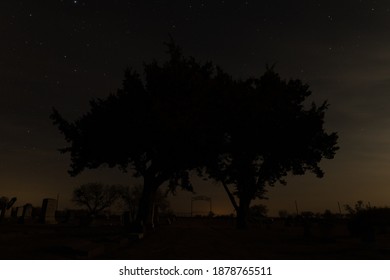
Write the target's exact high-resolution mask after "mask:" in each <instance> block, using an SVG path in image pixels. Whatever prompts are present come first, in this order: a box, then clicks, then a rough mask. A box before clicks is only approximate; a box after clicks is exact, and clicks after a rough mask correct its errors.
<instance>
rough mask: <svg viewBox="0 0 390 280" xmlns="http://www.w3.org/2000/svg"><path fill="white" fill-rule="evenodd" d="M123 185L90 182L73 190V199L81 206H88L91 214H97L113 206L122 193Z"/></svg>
mask: <svg viewBox="0 0 390 280" xmlns="http://www.w3.org/2000/svg"><path fill="white" fill-rule="evenodd" d="M122 189H123V187H121V186H117V185H112V186H109V185H103V184H100V183H88V184H84V185H81V186H79V187H77V188H75V189H74V190H73V197H72V201H73V202H74V203H75V204H76V205H79V206H86V207H87V208H88V211H89V214H90V216H96V215H98V214H99V213H101V212H102V211H103V210H105V209H106V208H108V207H110V206H112V205H113V204H114V203H115V202H116V201H117V200H118V199H119V198H120V195H121V193H122Z"/></svg>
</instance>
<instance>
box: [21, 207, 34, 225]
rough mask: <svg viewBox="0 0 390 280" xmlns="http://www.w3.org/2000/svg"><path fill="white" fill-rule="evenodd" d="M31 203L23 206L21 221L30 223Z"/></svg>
mask: <svg viewBox="0 0 390 280" xmlns="http://www.w3.org/2000/svg"><path fill="white" fill-rule="evenodd" d="M32 209H33V207H32V205H31V204H30V203H28V204H26V205H24V207H23V215H22V220H21V222H22V223H31V222H32Z"/></svg>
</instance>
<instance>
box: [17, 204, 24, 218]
mask: <svg viewBox="0 0 390 280" xmlns="http://www.w3.org/2000/svg"><path fill="white" fill-rule="evenodd" d="M22 216H23V207H20V206H19V207H16V218H18V219H19V218H21V217H22Z"/></svg>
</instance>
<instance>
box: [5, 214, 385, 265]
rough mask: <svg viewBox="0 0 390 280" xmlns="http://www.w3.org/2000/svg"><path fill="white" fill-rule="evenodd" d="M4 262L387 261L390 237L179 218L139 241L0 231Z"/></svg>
mask: <svg viewBox="0 0 390 280" xmlns="http://www.w3.org/2000/svg"><path fill="white" fill-rule="evenodd" d="M0 247H1V252H2V254H1V258H2V259H11V260H12V259H16V260H18V259H41V260H46V259H48V260H49V259H184V260H186V259H268V260H272V259H300V260H308V259H390V234H389V233H382V234H377V235H376V237H375V241H372V242H363V241H362V240H361V239H360V238H358V237H351V236H350V235H349V233H348V231H347V227H346V225H345V224H336V225H334V226H332V227H331V228H326V229H324V228H321V227H320V226H312V227H311V229H310V232H307V231H306V234H305V230H304V228H303V226H299V225H296V226H289V227H288V226H285V225H284V224H283V223H282V222H280V221H277V222H274V223H273V224H270V225H261V226H260V225H256V226H254V227H252V228H251V229H249V230H237V229H235V228H234V224H233V221H231V220H218V219H190V218H182V219H178V220H176V221H175V222H174V223H172V224H171V225H163V226H159V227H158V228H157V229H156V231H154V232H151V233H149V234H147V235H145V236H144V238H142V239H138V238H137V236H135V235H134V234H131V233H130V232H128V231H126V230H125V229H124V228H122V227H120V226H89V227H85V226H84V227H80V226H71V225H63V224H58V225H40V224H31V225H19V224H2V225H0Z"/></svg>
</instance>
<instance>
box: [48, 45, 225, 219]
mask: <svg viewBox="0 0 390 280" xmlns="http://www.w3.org/2000/svg"><path fill="white" fill-rule="evenodd" d="M167 46H168V54H169V56H170V58H169V60H168V61H167V62H165V63H164V64H163V65H159V64H158V63H157V62H156V61H153V62H151V63H147V64H145V66H144V71H145V77H144V79H141V77H140V75H139V74H138V73H136V72H135V71H133V70H131V69H128V70H126V72H125V79H124V81H123V86H122V88H121V89H119V90H118V91H117V93H116V94H111V95H109V96H108V97H107V98H106V99H97V100H92V101H91V102H90V111H89V112H87V113H86V114H84V115H83V116H81V117H80V118H79V119H77V120H75V121H74V122H69V121H67V120H65V119H64V118H63V117H62V116H61V115H60V113H59V112H58V111H57V110H55V109H53V113H52V114H51V119H52V120H53V122H54V124H55V125H56V126H57V127H58V128H59V130H60V131H61V133H63V134H64V137H65V140H66V141H67V142H68V143H69V146H68V147H65V148H63V149H61V150H60V151H61V152H63V153H70V155H71V165H70V170H69V173H70V174H71V175H72V176H76V175H77V174H79V173H80V172H82V171H83V170H84V169H85V168H98V167H100V166H102V165H107V166H109V167H115V166H118V167H119V168H120V169H121V170H123V171H128V170H132V171H133V172H134V175H135V176H139V177H142V178H143V179H144V185H143V189H142V194H141V199H140V205H141V207H140V211H138V217H137V219H138V220H139V222H141V221H143V222H144V223H148V222H150V217H151V211H152V204H153V201H154V198H155V195H156V190H157V188H158V187H159V186H160V185H162V184H163V183H164V182H168V184H169V187H170V189H171V190H172V191H175V189H176V187H177V186H181V187H182V188H184V189H187V190H192V185H191V183H190V180H189V173H188V172H189V171H190V170H191V169H194V168H197V167H199V166H200V165H202V162H203V161H204V159H205V158H207V157H208V156H209V154H211V152H212V151H214V150H217V147H218V146H219V144H220V143H221V141H222V140H221V139H219V138H222V137H223V134H222V133H217V131H220V129H219V127H220V126H218V125H216V124H217V123H218V122H221V119H222V118H223V117H224V116H223V115H222V114H221V113H220V112H219V109H218V108H221V106H220V104H219V103H220V102H221V100H222V99H221V98H219V95H220V94H221V90H220V88H221V86H220V84H223V77H222V76H223V74H222V71H217V73H214V66H213V65H212V64H211V63H205V64H201V63H198V62H196V61H195V59H193V58H184V57H183V56H182V54H181V50H180V48H179V47H178V46H177V45H176V44H174V42H173V41H171V42H170V43H168V44H167ZM218 137H219V138H218Z"/></svg>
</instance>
